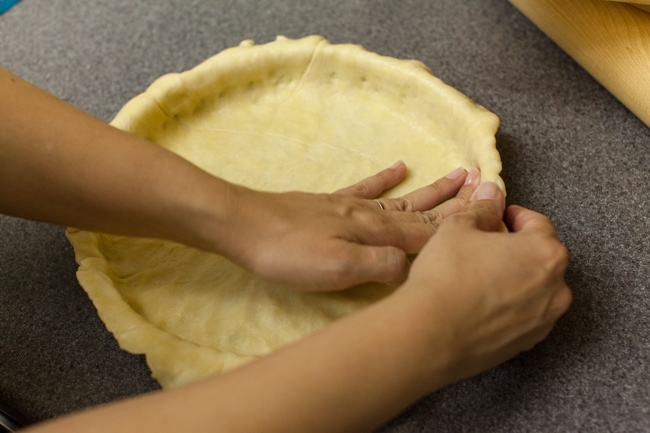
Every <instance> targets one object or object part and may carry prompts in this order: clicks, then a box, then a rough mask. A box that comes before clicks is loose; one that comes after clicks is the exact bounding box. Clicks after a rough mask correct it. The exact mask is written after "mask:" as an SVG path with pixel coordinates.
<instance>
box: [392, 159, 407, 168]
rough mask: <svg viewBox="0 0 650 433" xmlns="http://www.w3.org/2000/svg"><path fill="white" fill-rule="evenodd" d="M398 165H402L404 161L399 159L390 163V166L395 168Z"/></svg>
mask: <svg viewBox="0 0 650 433" xmlns="http://www.w3.org/2000/svg"><path fill="white" fill-rule="evenodd" d="M400 165H404V161H402V160H401V159H400V160H399V161H397V162H395V163H394V164H393V165H391V166H390V168H397V167H399V166H400Z"/></svg>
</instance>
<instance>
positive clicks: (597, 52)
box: [510, 0, 650, 126]
mask: <svg viewBox="0 0 650 433" xmlns="http://www.w3.org/2000/svg"><path fill="white" fill-rule="evenodd" d="M644 1H645V0H644ZM648 1H650V0H648ZM510 2H511V3H512V4H513V5H514V6H515V7H517V8H518V9H519V10H520V11H521V12H522V13H523V14H524V15H526V16H527V17H528V18H529V19H530V20H531V21H532V22H533V23H535V25H537V26H538V27H539V28H540V29H541V30H542V31H543V32H544V33H546V35H547V36H548V37H550V38H551V39H552V40H553V41H555V43H557V44H558V45H559V46H560V47H561V48H562V49H563V50H564V51H566V52H567V53H568V54H569V55H570V56H571V57H573V59H575V60H576V61H577V62H578V63H579V64H580V65H581V66H582V67H583V68H585V69H586V70H587V71H588V72H589V73H590V74H591V75H592V76H593V77H594V78H596V79H597V80H598V81H599V82H600V83H601V84H602V85H603V86H605V88H607V89H608V90H609V91H610V92H612V94H614V96H616V97H617V98H618V99H619V100H620V101H621V102H622V103H623V104H625V106H627V107H628V108H629V109H630V110H631V111H632V112H633V113H634V114H636V115H637V116H638V117H639V118H640V119H641V120H642V121H643V122H644V123H645V124H646V125H648V126H650V14H649V13H647V12H644V11H642V10H640V9H637V8H635V7H632V6H631V5H628V4H624V3H621V2H616V1H603V0H571V1H566V0H510Z"/></svg>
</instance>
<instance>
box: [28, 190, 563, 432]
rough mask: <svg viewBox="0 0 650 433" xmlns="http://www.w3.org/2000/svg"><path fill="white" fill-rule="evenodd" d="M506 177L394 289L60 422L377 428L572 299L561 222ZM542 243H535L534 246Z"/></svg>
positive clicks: (545, 326)
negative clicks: (232, 365)
mask: <svg viewBox="0 0 650 433" xmlns="http://www.w3.org/2000/svg"><path fill="white" fill-rule="evenodd" d="M503 202H504V199H503V195H502V193H501V192H500V190H499V189H498V188H497V187H496V185H494V184H491V183H486V184H483V185H481V186H480V187H479V188H478V189H477V191H476V194H475V195H474V198H473V200H472V202H471V203H470V205H469V206H468V208H467V210H466V211H464V212H461V213H457V214H455V215H453V216H451V217H449V218H447V219H445V220H444V221H443V222H442V224H441V225H440V228H439V230H438V233H437V234H436V235H435V236H433V237H432V238H431V240H430V241H429V242H428V244H427V245H426V246H425V247H424V249H423V250H422V251H421V252H420V254H419V256H418V258H417V259H416V260H415V262H414V264H413V266H412V269H411V272H410V275H409V277H408V279H407V281H406V282H405V283H404V284H403V285H402V286H401V287H400V288H399V289H398V290H397V291H396V292H395V293H394V294H393V295H391V296H389V297H387V298H385V299H384V300H382V301H379V302H377V303H376V304H373V305H371V306H369V307H367V308H365V309H363V310H361V311H359V312H357V313H355V314H352V315H350V316H348V317H346V318H343V319H341V320H339V321H337V322H334V323H332V324H330V325H328V326H327V327H325V328H323V329H322V330H320V331H318V332H316V333H314V334H312V335H310V336H308V337H306V338H305V339H303V340H300V341H298V342H296V343H293V344H291V345H289V346H287V347H285V348H282V349H280V350H278V351H277V352H274V353H272V354H270V355H268V356H266V357H264V358H262V359H260V360H258V361H255V362H253V363H251V364H248V365H245V366H243V367H240V368H239V369H236V370H233V371H231V372H229V373H226V374H223V375H219V376H214V377H211V378H208V379H206V380H204V381H201V382H198V383H195V384H191V385H187V386H185V387H181V388H177V389H174V390H170V391H163V392H155V393H152V394H148V395H145V396H141V397H137V398H135V399H131V400H126V401H122V402H118V403H113V404H109V405H106V406H103V407H100V408H97V409H93V410H90V411H87V412H82V413H80V414H77V415H73V416H69V417H64V418H61V419H59V420H56V421H54V422H51V423H46V424H43V425H41V426H38V427H36V428H34V429H33V430H29V429H28V431H30V432H33V433H37V432H39V433H53V432H66V433H75V432H84V433H91V432H92V433H100V432H101V433H103V432H114V431H121V432H143V433H146V432H177V431H184V432H195V433H207V432H242V433H243V432H256V433H270V432H278V433H279V432H282V433H291V432H306V431H308V432H314V433H318V432H334V431H335V432H356V433H359V432H364V431H371V430H372V429H373V428H375V427H377V426H379V425H381V424H382V423H384V422H385V421H387V420H388V419H390V418H391V417H393V416H395V415H396V414H398V413H399V412H400V411H402V410H403V409H404V408H405V407H407V406H408V405H409V404H411V403H413V402H414V401H416V400H417V399H419V398H421V397H423V396H425V395H426V394H428V393H431V392H435V391H436V390H438V389H440V388H441V387H444V386H446V385H448V384H450V383H453V382H455V381H458V380H461V379H463V378H466V377H469V376H472V375H474V374H477V373H479V372H481V371H484V370H486V369H489V368H491V367H493V366H495V365H497V364H499V363H501V362H503V361H506V360H507V359H510V358H512V357H513V356H515V355H517V354H518V353H519V352H521V351H524V350H528V349H530V348H531V347H533V346H534V345H535V344H537V343H538V342H540V341H541V340H543V339H544V338H545V337H546V335H547V334H548V333H549V332H550V330H551V329H552V327H553V325H554V324H555V322H556V320H557V319H558V318H559V317H560V316H561V315H562V314H564V312H565V311H566V310H567V309H568V307H569V305H570V303H571V292H570V291H569V289H568V287H567V286H566V283H565V282H564V272H565V269H566V265H567V253H566V250H565V249H564V247H563V246H562V245H561V244H560V242H559V241H558V240H557V237H556V235H555V231H554V229H553V226H552V224H551V223H550V221H549V220H548V219H547V218H546V217H544V216H542V215H540V214H538V213H536V212H533V211H530V210H527V209H524V208H521V207H517V206H511V207H510V208H508V210H507V212H506V218H505V220H506V223H507V224H508V226H509V227H510V229H511V230H512V231H511V232H510V233H503V232H495V231H494V230H496V228H497V226H498V225H499V222H500V221H501V216H502V214H503V211H502V209H503ZM531 245H535V247H534V248H531Z"/></svg>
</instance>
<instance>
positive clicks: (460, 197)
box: [426, 168, 481, 221]
mask: <svg viewBox="0 0 650 433" xmlns="http://www.w3.org/2000/svg"><path fill="white" fill-rule="evenodd" d="M480 182H481V173H480V172H479V171H478V170H477V169H475V168H473V169H471V170H470V171H469V173H468V174H467V177H466V178H465V182H464V183H463V186H462V187H461V188H460V191H458V194H456V196H455V197H453V198H451V199H449V200H447V201H445V202H444V203H442V204H440V205H438V206H436V207H435V208H433V209H431V210H430V211H428V212H426V213H429V214H431V215H433V216H434V218H437V219H438V220H439V221H442V220H443V219H445V218H447V217H448V216H450V215H453V214H455V213H458V212H460V211H462V210H464V209H465V207H466V206H467V203H468V202H469V199H470V198H471V197H472V194H473V193H474V191H475V190H476V188H477V187H478V185H479V184H480Z"/></svg>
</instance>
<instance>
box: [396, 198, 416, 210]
mask: <svg viewBox="0 0 650 433" xmlns="http://www.w3.org/2000/svg"><path fill="white" fill-rule="evenodd" d="M391 203H392V204H393V205H395V206H397V210H400V211H404V212H412V211H413V204H412V203H411V201H410V200H408V199H406V198H404V197H397V198H394V199H391Z"/></svg>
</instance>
